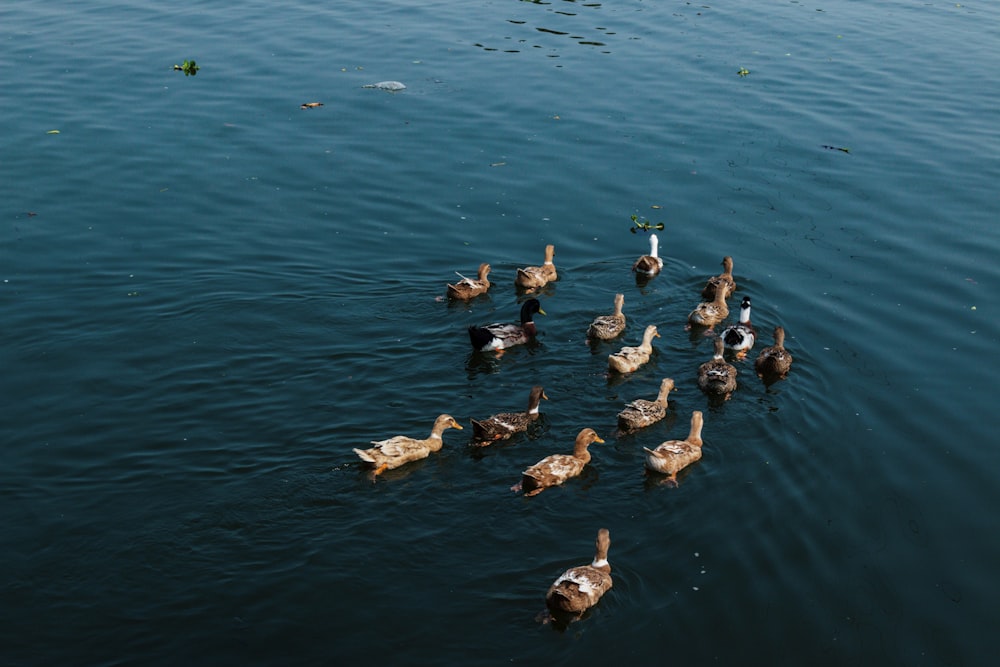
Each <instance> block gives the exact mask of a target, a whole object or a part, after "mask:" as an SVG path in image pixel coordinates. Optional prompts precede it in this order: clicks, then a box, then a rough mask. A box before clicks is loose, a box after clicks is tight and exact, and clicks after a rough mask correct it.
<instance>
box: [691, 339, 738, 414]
mask: <svg viewBox="0 0 1000 667" xmlns="http://www.w3.org/2000/svg"><path fill="white" fill-rule="evenodd" d="M724 352H725V343H723V341H722V338H721V337H716V339H715V355H714V356H713V357H712V359H711V360H710V361H706V362H705V363H703V364H702V365H701V366H699V367H698V388H699V389H701V390H702V391H703V392H705V393H706V394H708V395H709V396H716V397H719V398H722V399H724V400H729V397H730V396H732V394H733V392H734V391H736V374H737V371H736V367H735V366H733V365H732V364H730V363H728V362H727V361H726V360H725V359H724V358H723V353H724Z"/></svg>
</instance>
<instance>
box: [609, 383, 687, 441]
mask: <svg viewBox="0 0 1000 667" xmlns="http://www.w3.org/2000/svg"><path fill="white" fill-rule="evenodd" d="M673 388H674V381H673V379H671V378H663V381H662V382H661V383H660V393H659V394H658V395H657V396H656V400H655V401H647V400H646V399H644V398H637V399H635V400H634V401H632V402H631V403H629V404H628V405H626V406H625V409H624V410H622V411H621V412H619V413H618V428H619V429H620V430H621V431H623V432H626V433H627V432H629V431H635V430H638V429H640V428H643V427H645V426H649V425H650V424H655V423H656V422H658V421H660V420H661V419H663V418H664V417H665V416H666V414H667V396H669V395H670V391H671V390H672V389H673Z"/></svg>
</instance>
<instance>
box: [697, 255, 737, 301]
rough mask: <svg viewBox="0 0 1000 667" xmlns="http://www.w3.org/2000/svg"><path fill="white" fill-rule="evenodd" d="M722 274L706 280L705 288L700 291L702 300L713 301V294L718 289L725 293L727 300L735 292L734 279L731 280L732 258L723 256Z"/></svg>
mask: <svg viewBox="0 0 1000 667" xmlns="http://www.w3.org/2000/svg"><path fill="white" fill-rule="evenodd" d="M722 269H723V270H722V273H720V274H719V275H717V276H712V277H711V278H709V279H708V282H707V283H706V284H705V288H704V289H703V290H701V296H702V298H704V299H706V300H708V301H713V300H714V299H715V292H716V290H718V289H719V288H720V287H721V288H723V289H724V290H725V291H726V295H725V297H726V298H727V299H728V298H729V297H731V296H732V295H733V292H735V291H736V279H735V278H733V258H732V257H730V256H728V255H727V256H725V257H723V258H722Z"/></svg>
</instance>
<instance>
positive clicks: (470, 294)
mask: <svg viewBox="0 0 1000 667" xmlns="http://www.w3.org/2000/svg"><path fill="white" fill-rule="evenodd" d="M455 273H458V271H456V272H455ZM488 275H490V265H489V264H487V263H486V262H483V263H482V264H480V265H479V277H478V278H475V279H473V278H466V277H465V276H463V275H462V274H461V273H458V277H459V278H461V280H459V281H458V282H457V283H455V284H454V285H452V284H450V283H449V284H448V298H450V299H461V300H463V301H468V300H469V299H472V298H474V297H477V296H479V295H480V294H485V293H486V291H487V290H488V289H489V288H490V279H489V278H487V276H488Z"/></svg>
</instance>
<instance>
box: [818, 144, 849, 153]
mask: <svg viewBox="0 0 1000 667" xmlns="http://www.w3.org/2000/svg"><path fill="white" fill-rule="evenodd" d="M823 148H825V149H827V150H829V151H840V152H842V153H850V152H851V149H850V148H843V147H841V146H827V145H826V144H823Z"/></svg>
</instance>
